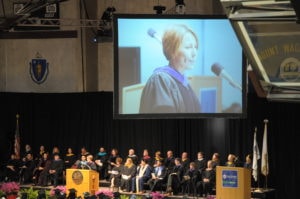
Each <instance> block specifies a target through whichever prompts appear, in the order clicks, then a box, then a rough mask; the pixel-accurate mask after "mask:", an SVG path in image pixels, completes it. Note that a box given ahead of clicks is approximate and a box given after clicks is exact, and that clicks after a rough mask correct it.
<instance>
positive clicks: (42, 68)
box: [29, 53, 49, 84]
mask: <svg viewBox="0 0 300 199" xmlns="http://www.w3.org/2000/svg"><path fill="white" fill-rule="evenodd" d="M29 65H30V75H31V79H32V80H33V81H34V82H35V83H37V84H42V83H43V82H44V81H45V80H46V79H47V76H48V66H49V63H48V62H47V60H46V59H44V58H42V56H41V55H40V54H39V53H37V54H36V57H35V58H34V59H32V60H31V62H30V63H29Z"/></svg>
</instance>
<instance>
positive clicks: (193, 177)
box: [181, 162, 200, 194]
mask: <svg viewBox="0 0 300 199" xmlns="http://www.w3.org/2000/svg"><path fill="white" fill-rule="evenodd" d="M199 180H200V172H199V170H198V169H197V168H196V164H195V162H191V163H190V166H189V169H188V170H187V171H186V172H185V174H184V175H183V178H182V182H181V184H182V190H183V193H186V194H196V183H197V182H198V181H199Z"/></svg>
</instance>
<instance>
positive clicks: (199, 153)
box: [197, 151, 204, 160]
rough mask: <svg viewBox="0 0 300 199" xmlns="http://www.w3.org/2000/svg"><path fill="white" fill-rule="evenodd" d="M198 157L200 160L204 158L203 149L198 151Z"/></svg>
mask: <svg viewBox="0 0 300 199" xmlns="http://www.w3.org/2000/svg"><path fill="white" fill-rule="evenodd" d="M197 158H198V159H199V160H200V159H203V158H204V153H203V152H202V151H199V152H198V153H197Z"/></svg>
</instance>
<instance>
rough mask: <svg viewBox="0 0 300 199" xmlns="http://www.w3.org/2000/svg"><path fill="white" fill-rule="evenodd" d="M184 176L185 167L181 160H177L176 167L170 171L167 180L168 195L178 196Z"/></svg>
mask: <svg viewBox="0 0 300 199" xmlns="http://www.w3.org/2000/svg"><path fill="white" fill-rule="evenodd" d="M183 174H184V169H183V166H182V165H181V159H180V158H175V166H174V167H173V169H172V170H170V171H169V175H168V180H167V190H166V192H167V193H169V194H170V193H172V192H173V194H177V193H178V192H179V191H180V190H179V189H180V183H181V181H182V177H183Z"/></svg>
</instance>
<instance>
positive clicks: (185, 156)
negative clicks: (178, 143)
mask: <svg viewBox="0 0 300 199" xmlns="http://www.w3.org/2000/svg"><path fill="white" fill-rule="evenodd" d="M187 158H188V153H187V152H183V153H182V154H181V159H182V160H185V159H187Z"/></svg>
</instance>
